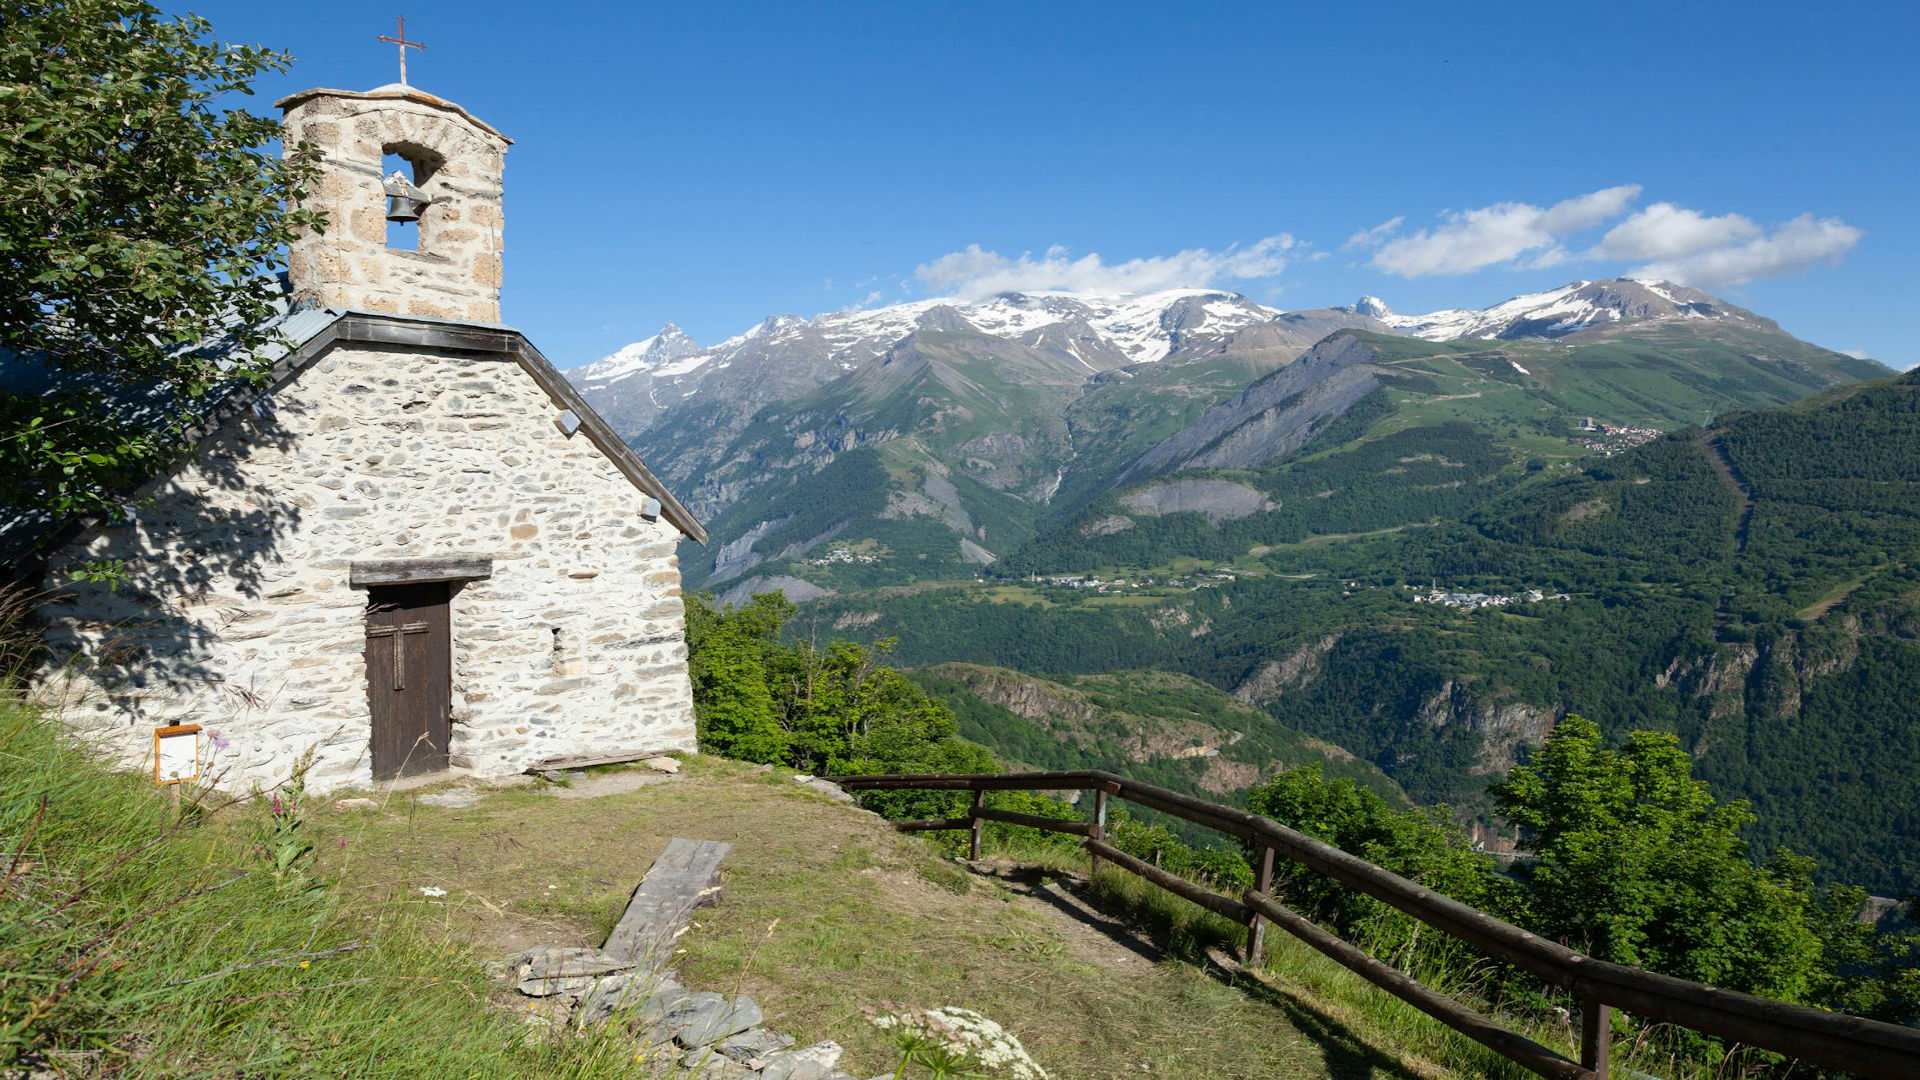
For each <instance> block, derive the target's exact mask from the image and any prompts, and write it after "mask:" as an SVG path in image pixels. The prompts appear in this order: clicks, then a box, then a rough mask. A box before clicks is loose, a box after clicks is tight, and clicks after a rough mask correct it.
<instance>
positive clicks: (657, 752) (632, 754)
mask: <svg viewBox="0 0 1920 1080" xmlns="http://www.w3.org/2000/svg"><path fill="white" fill-rule="evenodd" d="M676 749H685V748H684V747H667V748H664V749H661V748H655V749H650V750H631V749H628V750H621V749H614V750H602V751H600V752H599V753H597V754H571V755H568V756H565V757H550V758H542V759H540V760H539V761H536V762H534V763H533V764H531V765H529V766H527V769H526V771H527V772H530V773H541V772H564V771H566V770H567V769H590V768H592V767H593V766H595V765H624V764H626V763H627V762H629V761H644V760H646V759H647V758H654V757H665V756H666V755H668V754H670V753H672V752H673V751H674V750H676Z"/></svg>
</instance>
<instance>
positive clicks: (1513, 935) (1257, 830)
mask: <svg viewBox="0 0 1920 1080" xmlns="http://www.w3.org/2000/svg"><path fill="white" fill-rule="evenodd" d="M828 779H830V780H832V781H833V782H834V783H836V784H839V785H841V786H842V787H845V788H848V789H850V790H874V789H883V788H903V789H914V790H934V791H938V790H959V791H971V792H973V806H972V808H971V809H970V810H969V811H968V814H967V816H966V817H962V818H935V819H933V820H929V821H901V822H896V823H895V827H896V828H898V829H900V830H901V831H903V832H927V831H934V830H942V829H956V830H957V829H967V830H970V831H971V832H972V835H973V839H972V855H973V857H974V858H978V857H979V855H980V832H981V829H982V827H983V826H984V824H985V823H986V822H989V821H999V822H1006V823H1008V824H1013V825H1026V826H1030V827H1032V828H1036V829H1047V830H1051V831H1053V832H1063V833H1069V834H1071V835H1074V836H1079V837H1082V838H1083V839H1082V841H1081V843H1082V844H1083V846H1084V847H1085V848H1086V850H1087V852H1088V854H1089V855H1091V856H1092V857H1093V865H1094V868H1095V869H1096V870H1097V869H1098V868H1099V865H1100V863H1101V862H1102V861H1106V862H1111V863H1113V864H1114V865H1115V866H1118V867H1120V868H1122V869H1124V870H1127V871H1128V872H1130V873H1133V874H1137V875H1139V876H1140V877H1142V878H1145V879H1146V880H1148V881H1150V882H1152V883H1153V884H1155V885H1157V886H1159V887H1161V888H1163V889H1165V890H1167V891H1168V892H1171V893H1174V894H1175V895H1177V896H1181V897H1184V898H1186V899H1188V900H1190V901H1192V902H1193V903H1195V904H1198V905H1200V906H1201V907H1203V908H1206V909H1207V910H1209V911H1213V912H1217V913H1219V914H1220V915H1222V916H1225V917H1226V918H1228V919H1231V920H1233V921H1235V922H1239V923H1242V924H1244V925H1246V926H1247V928H1248V935H1247V942H1248V944H1247V952H1248V957H1247V959H1248V962H1249V963H1256V962H1258V960H1259V959H1260V955H1261V946H1262V935H1263V933H1264V930H1265V926H1266V924H1267V923H1272V924H1273V925H1275V926H1278V927H1280V928H1281V929H1283V930H1285V931H1287V932H1288V933H1290V934H1292V935H1294V936H1295V937H1297V938H1299V939H1300V940H1301V941H1304V942H1306V943H1307V944H1308V945H1310V946H1312V947H1313V948H1315V949H1317V950H1319V951H1320V952H1322V953H1324V954H1326V955H1327V956H1329V957H1331V958H1332V959H1333V960H1334V961H1336V962H1338V963H1339V964H1341V965H1342V966H1344V967H1346V968H1348V969H1349V970H1351V971H1353V972H1355V973H1356V974H1358V975H1360V976H1361V977H1362V978H1365V979H1366V980H1367V981H1369V982H1371V983H1373V984H1374V985H1375V986H1378V987H1380V988H1381V989H1382V990H1385V991H1387V992H1388V993H1390V994H1392V995H1394V996H1395V997H1397V998H1399V999H1401V1000H1402V1001H1405V1002H1407V1003H1408V1004H1409V1005H1412V1006H1413V1007H1414V1008H1417V1009H1419V1010H1420V1011H1421V1012H1424V1013H1426V1014H1427V1015H1429V1016H1431V1017H1433V1018H1434V1019H1436V1020H1438V1021H1440V1022H1441V1023H1443V1024H1446V1025H1447V1026H1448V1027H1451V1028H1453V1029H1454V1030H1455V1031H1458V1032H1460V1033H1461V1034H1464V1035H1466V1036H1468V1037H1469V1038H1471V1039H1474V1040H1475V1041H1477V1042H1480V1043H1482V1044H1484V1045H1486V1046H1488V1047H1490V1048H1492V1049H1493V1050H1494V1051H1496V1052H1498V1053H1499V1054H1501V1055H1502V1056H1504V1057H1506V1058H1507V1059H1509V1060H1511V1061H1513V1062H1515V1063H1517V1064H1519V1065H1521V1066H1522V1067H1524V1068H1526V1069H1528V1070H1530V1071H1532V1072H1534V1073H1537V1074H1538V1075H1540V1076H1545V1077H1552V1078H1554V1080H1604V1078H1605V1077H1606V1076H1607V1074H1608V1060H1607V1059H1608V1048H1609V1039H1608V1034H1609V1030H1610V1023H1611V1014H1610V1010H1612V1009H1615V1008H1618V1009H1622V1010H1625V1011H1627V1012H1631V1013H1633V1014H1634V1015H1636V1016H1640V1017H1643V1018H1645V1019H1648V1020H1655V1021H1661V1022H1664V1023H1669V1024H1674V1025H1676V1026H1679V1027H1684V1028H1690V1029H1692V1030H1694V1031H1699V1032H1704V1033H1706V1034H1709V1035H1716V1036H1719V1037H1721V1038H1723V1039H1727V1040H1729V1041H1731V1042H1734V1043H1742V1044H1746V1045H1749V1046H1754V1047H1759V1048H1761V1049H1765V1050H1771V1051H1775V1052H1777V1053H1781V1054H1785V1055H1787V1056H1789V1057H1793V1058H1798V1059H1800V1060H1802V1061H1805V1062H1807V1063H1809V1064H1816V1065H1823V1066H1828V1067H1831V1068H1837V1069H1844V1070H1847V1071H1849V1072H1853V1073H1857V1074H1858V1075H1860V1076H1864V1077H1870V1078H1873V1080H1915V1078H1920V1029H1915V1028H1909V1027H1901V1026H1899V1025H1897V1024H1886V1023H1881V1022H1879V1021H1876V1020H1866V1019H1862V1018H1860V1017H1857V1016H1848V1015H1845V1014H1843V1013H1832V1012H1825V1011H1823V1010H1820V1009H1814V1008H1809V1007H1807V1006H1804V1005H1789V1004H1786V1003H1784V1002H1779V1001H1769V1000H1767V999H1765V998H1757V997H1753V996H1751V995H1748V994H1741V993H1736V992H1734V991H1731V990H1720V989H1716V988H1714V987H1711V986H1706V985H1703V984H1701V983H1696V982H1688V981H1687V980H1685V979H1676V978H1672V977H1670V976H1666V975H1657V974H1655V973H1653V972H1650V971H1643V970H1641V969H1639V968H1632V967H1626V966H1624V965H1621V964H1611V963H1607V962H1606V961H1603V960H1595V959H1594V958H1592V957H1590V956H1583V955H1581V954H1580V953H1577V952H1574V951H1573V950H1571V949H1568V948H1566V947H1565V946H1563V945H1559V944H1556V943H1554V942H1552V941H1548V940H1546V939H1545V938H1541V937H1539V936H1537V935H1535V934H1530V933H1528V932H1527V931H1525V930H1522V929H1520V928H1519V927H1517V926H1514V925H1512V924H1511V923H1507V922H1503V921H1501V920H1500V919H1496V918H1494V917H1493V916H1491V915H1488V914H1486V913H1485V912H1482V911H1479V910H1476V909H1474V908H1471V907H1468V906H1466V905H1465V904H1461V903H1459V902H1457V901H1454V900H1450V899H1448V898H1447V897H1445V896H1442V895H1440V894H1439V893H1436V892H1433V891H1432V890H1430V889H1426V888H1424V887H1422V886H1421V885H1419V884H1418V883H1417V882H1413V881H1409V880H1407V879H1406V878H1403V877H1401V876H1399V875H1398V874H1394V873H1391V872H1389V871H1387V870H1383V869H1381V868H1380V867H1378V866H1375V865H1373V864H1372V863H1370V862H1367V861H1366V860H1364V859H1361V858H1359V857H1357V856H1354V855H1350V854H1348V853H1346V852H1344V851H1341V850H1340V849H1338V848H1336V847H1332V846H1330V845H1328V844H1324V843H1321V842H1320V841H1318V840H1315V839H1313V838H1312V837H1310V836H1307V835H1306V834H1304V833H1301V832H1297V831H1295V830H1293V829H1290V828H1288V827H1287V826H1285V825H1282V824H1280V823H1279V822H1276V821H1272V820H1270V819H1268V818H1264V817H1261V816H1259V815H1257V814H1250V813H1248V812H1246V811H1244V810H1235V809H1232V808H1230V807H1225V806H1219V805H1216V804H1214V803H1210V802H1207V801H1205V800H1203V799H1196V798H1194V797H1192V796H1190V795H1182V794H1180V793H1178V792H1174V791H1168V790H1167V789H1166V788H1161V787H1155V786H1153V785H1152V784H1143V783H1139V782H1138V781H1134V780H1128V779H1127V778H1125V777H1123V776H1117V775H1115V774H1113V773H1108V772H1100V771H1097V770H1089V771H1079V772H1034V773H1008V774H993V775H925V776H839V777H829V778H828ZM1072 790H1080V791H1091V792H1093V796H1094V799H1093V820H1092V821H1091V822H1082V821H1067V820H1061V819H1057V818H1049V817H1040V816H1036V815H1032V814H1016V813H1012V812H1009V811H1005V810H996V809H992V808H990V807H988V806H987V805H986V793H987V792H989V791H1072ZM1112 796H1118V797H1119V798H1122V799H1125V800H1127V801H1128V802H1132V803H1137V804H1139V805H1141V806H1144V807H1147V808H1149V809H1152V810H1158V811H1160V812H1161V813H1163V814H1170V815H1172V816H1174V817H1177V818H1182V819H1184V820H1186V821H1191V822H1194V823H1196V824H1199V825H1204V826H1206V827H1208V828H1210V829H1214V830H1217V831H1219V832H1222V833H1225V834H1227V835H1229V836H1233V837H1238V838H1239V839H1241V840H1245V841H1247V842H1248V843H1249V844H1251V845H1252V846H1253V848H1254V850H1255V851H1257V852H1258V853H1259V858H1258V859H1257V860H1256V861H1257V866H1256V868H1255V873H1256V881H1255V884H1254V886H1253V887H1252V888H1250V889H1247V890H1246V891H1245V892H1243V893H1242V894H1241V895H1240V896H1238V897H1231V896H1225V895H1222V894H1220V893H1216V892H1213V891H1212V890H1210V889H1207V888H1204V887H1202V886H1200V885H1196V884H1194V883H1193V882H1190V881H1187V880H1185V879H1183V878H1179V877H1176V876H1174V875H1172V874H1169V873H1167V872H1166V871H1164V870H1162V869H1160V868H1159V867H1156V866H1153V865H1151V864H1148V863H1145V862H1142V861H1140V860H1139V859H1136V858H1134V857H1133V856H1131V855H1128V854H1127V853H1126V852H1123V851H1121V850H1120V849H1119V848H1116V847H1114V846H1113V845H1111V844H1109V843H1107V842H1106V820H1107V801H1108V799H1109V797H1112ZM1276 855H1278V856H1279V857H1281V858H1285V859H1291V860H1293V861H1294V862H1296V863H1298V864H1300V865H1301V866H1304V867H1306V868H1308V869H1310V870H1313V871H1314V872H1316V873H1319V874H1322V875H1324V876H1326V877H1328V878H1331V879H1332V880H1334V881H1337V882H1339V883H1340V884H1342V885H1345V886H1347V887H1348V888H1351V889H1353V890H1355V891H1357V892H1360V893H1364V894H1366V895H1367V896H1371V897H1373V898H1374V899H1376V900H1379V901H1381V902H1383V903H1385V904H1387V905H1389V906H1391V907H1393V908H1396V909H1398V910H1400V911H1403V912H1405V913H1406V914H1408V915H1411V916H1412V917H1414V918H1415V919H1418V920H1420V921H1421V922H1423V923H1425V924H1427V925H1428V926H1431V927H1433V928H1434V929H1436V930H1439V931H1441V932H1443V933H1445V934H1448V935H1450V936H1451V937H1453V938H1455V939H1457V940H1459V941H1462V942H1465V943H1466V944H1468V945H1472V946H1474V947H1475V948H1477V949H1479V950H1481V951H1482V952H1485V953H1486V954H1488V955H1489V956H1493V957H1496V958H1498V959H1500V960H1503V961H1505V962H1507V963H1509V964H1512V965H1513V966H1515V967H1517V968H1520V969H1521V970H1523V971H1527V972H1530V973H1532V974H1533V975H1536V976H1538V977H1539V978H1541V979H1542V980H1544V981H1546V982H1547V983H1549V984H1551V985H1553V986H1557V987H1560V988H1562V989H1564V990H1566V991H1568V992H1570V993H1572V994H1573V995H1574V996H1575V997H1576V998H1578V999H1579V1001H1580V1003H1581V1008H1580V1028H1581V1035H1580V1060H1579V1061H1573V1060H1571V1059H1569V1058H1567V1057H1565V1056H1564V1055H1562V1054H1560V1053H1558V1052H1556V1051H1554V1050H1552V1049H1550V1048H1548V1047H1545V1046H1542V1045H1540V1044H1539V1043H1537V1042H1534V1041H1533V1040H1532V1039H1529V1038H1527V1037H1526V1036H1524V1035H1521V1034H1520V1033H1518V1032H1515V1031H1511V1030H1509V1029H1507V1028H1504V1027H1501V1026H1500V1025H1499V1024H1498V1023H1496V1022H1494V1021H1493V1020H1491V1019H1489V1018H1488V1017H1485V1016H1482V1015H1481V1014H1479V1013H1478V1012H1475V1011H1474V1010H1473V1009H1470V1008H1468V1007H1467V1006H1465V1005H1462V1004H1461V1003H1460V1002H1458V1001H1455V1000H1453V999H1452V998H1450V997H1447V996H1446V995H1444V994H1440V993H1437V992H1435V991H1434V990H1432V989H1430V988H1428V987H1426V986H1424V985H1422V984H1421V983H1419V982H1418V981H1416V980H1414V979H1412V978H1410V977H1408V976H1407V975H1406V974H1404V973H1403V972H1400V971H1398V970H1396V969H1394V968H1392V967H1389V966H1388V965H1386V964H1383V963H1381V962H1380V961H1378V960H1376V959H1374V958H1373V957H1372V956H1370V955H1368V954H1367V953H1365V952H1363V951H1361V950H1360V949H1358V948H1355V947H1354V946H1353V945H1350V944H1348V943H1347V942H1346V941H1343V940H1342V939H1340V938H1338V937H1336V936H1334V935H1333V934H1330V933H1328V932H1327V931H1326V930H1324V929H1322V928H1321V927H1320V926H1319V925H1318V924H1316V923H1314V922H1312V921H1311V920H1309V919H1306V918H1304V917H1302V916H1301V915H1299V914H1297V913H1295V912H1293V911H1290V910H1288V909H1287V908H1286V907H1285V906H1284V905H1282V904H1281V903H1280V902H1279V901H1278V900H1276V899H1275V898H1274V897H1273V896H1272V895H1271V890H1272V887H1273V860H1274V857H1275V856H1276Z"/></svg>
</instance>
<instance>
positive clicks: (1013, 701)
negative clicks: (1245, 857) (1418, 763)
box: [910, 664, 1406, 803]
mask: <svg viewBox="0 0 1920 1080" xmlns="http://www.w3.org/2000/svg"><path fill="white" fill-rule="evenodd" d="M910 674H911V676H912V678H913V680H914V681H915V682H917V683H919V684H920V685H921V686H922V687H924V688H926V690H927V692H928V693H929V694H931V695H932V696H933V697H934V698H936V699H937V700H939V701H940V702H941V703H942V704H944V705H946V706H947V707H948V708H950V709H952V710H953V712H954V715H955V716H956V717H958V718H959V721H960V733H961V734H962V735H963V736H965V737H966V738H968V739H971V740H973V741H974V742H977V743H980V744H982V745H984V746H986V747H988V748H989V749H991V750H993V751H994V752H995V753H996V754H998V755H1000V757H1002V758H1003V759H1005V760H1007V761H1009V762H1013V763H1015V764H1017V765H1021V766H1025V767H1029V768H1036V769H1087V768H1095V769H1108V770H1111V771H1114V772H1119V773H1123V774H1125V775H1127V776H1131V777H1134V778H1136V779H1139V780H1144V781H1146V782H1148V783H1153V784H1159V785H1162V786H1164V787H1170V788H1173V789H1174V790H1176V791H1186V792H1191V793H1194V794H1201V795H1204V796H1206V797H1208V798H1215V799H1222V800H1224V801H1227V802H1237V801H1238V798H1239V796H1240V795H1241V794H1242V793H1243V792H1244V791H1245V790H1246V789H1247V788H1249V787H1252V786H1253V785H1255V784H1257V783H1259V782H1261V781H1262V780H1265V779H1267V778H1269V777H1271V776H1272V775H1273V774H1275V773H1277V772H1280V771H1282V770H1284V769H1288V768H1293V767H1295V766H1299V765H1308V764H1317V765H1319V766H1321V768H1322V769H1323V770H1324V771H1325V772H1326V774H1327V775H1328V776H1332V777H1345V778H1350V779H1352V780H1354V781H1355V782H1357V783H1359V784H1361V785H1363V786H1366V787H1368V788H1371V789H1373V790H1375V791H1377V792H1379V793H1380V794H1382V795H1384V796H1386V797H1388V798H1390V799H1394V800H1396V801H1399V802H1403V803H1404V802H1405V798H1406V797H1405V795H1403V794H1402V793H1401V791H1400V788H1399V785H1397V784H1395V783H1394V782H1393V781H1392V780H1389V779H1388V778H1387V777H1386V776H1385V775H1384V774H1383V773H1381V772H1380V771H1379V770H1378V769H1376V768H1374V767H1373V766H1372V765H1370V764H1368V763H1366V762H1364V761H1361V760H1359V759H1357V758H1355V757H1354V756H1353V755H1352V754H1349V753H1347V752H1346V751H1345V750H1342V749H1340V748H1339V747H1337V746H1334V745H1332V744H1330V743H1327V742H1324V741H1322V740H1319V739H1315V738H1313V737H1311V736H1307V735H1303V734H1301V733H1300V732H1297V731H1294V730H1291V729H1289V728H1286V727H1283V726H1281V725H1279V724H1277V723H1275V722H1274V721H1273V718H1272V717H1270V716H1267V715H1266V714H1264V713H1262V712H1261V711H1260V710H1258V709H1255V708H1252V707H1250V706H1248V705H1246V704H1243V703H1242V702H1240V701H1238V700H1236V699H1234V698H1233V697H1232V696H1230V695H1228V694H1225V693H1223V692H1221V691H1220V690H1218V689H1216V688H1214V687H1212V686H1209V685H1207V684H1206V683H1203V682H1201V681H1199V680H1198V679H1194V678H1191V677H1189V676H1185V675H1179V674H1175V673H1173V672H1163V671H1162V672H1156V671H1120V672H1108V673H1103V674H1097V675H1080V676H1072V675H1067V676H1060V677H1058V678H1046V677H1043V676H1038V675H1028V674H1025V673H1022V672H1018V671H1013V670H1010V669H1007V668H997V667H988V666H983V665H976V664H940V665H936V666H933V667H928V668H922V669H920V670H918V671H914V672H911V673H910Z"/></svg>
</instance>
